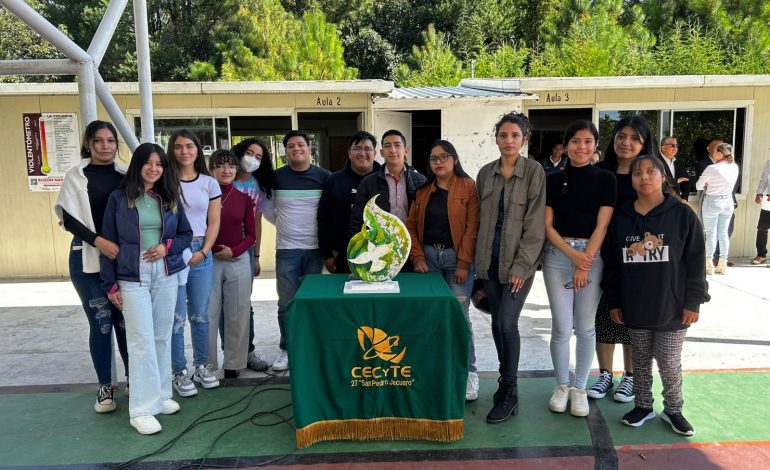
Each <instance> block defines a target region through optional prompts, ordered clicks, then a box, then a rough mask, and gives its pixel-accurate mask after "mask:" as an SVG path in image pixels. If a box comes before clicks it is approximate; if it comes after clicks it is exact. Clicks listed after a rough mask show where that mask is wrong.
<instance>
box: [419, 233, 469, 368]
mask: <svg viewBox="0 0 770 470" xmlns="http://www.w3.org/2000/svg"><path fill="white" fill-rule="evenodd" d="M422 251H423V252H424V253H425V263H426V264H427V265H428V269H429V270H430V272H432V273H439V274H441V275H442V276H444V280H446V283H447V284H448V285H449V288H450V289H452V292H453V293H454V294H455V297H457V300H458V301H459V302H460V304H461V305H462V306H463V313H465V320H467V321H468V328H470V329H471V338H470V347H469V348H468V372H476V348H475V347H474V346H473V325H471V318H470V314H469V313H468V307H469V306H470V304H471V292H472V291H473V281H474V279H475V277H476V273H475V271H474V269H473V265H472V264H471V266H470V267H469V268H468V277H467V278H466V279H465V283H463V284H457V283H456V282H455V270H456V269H457V252H456V251H455V250H454V249H453V248H447V249H443V250H441V249H437V248H434V247H433V246H432V245H423V247H422Z"/></svg>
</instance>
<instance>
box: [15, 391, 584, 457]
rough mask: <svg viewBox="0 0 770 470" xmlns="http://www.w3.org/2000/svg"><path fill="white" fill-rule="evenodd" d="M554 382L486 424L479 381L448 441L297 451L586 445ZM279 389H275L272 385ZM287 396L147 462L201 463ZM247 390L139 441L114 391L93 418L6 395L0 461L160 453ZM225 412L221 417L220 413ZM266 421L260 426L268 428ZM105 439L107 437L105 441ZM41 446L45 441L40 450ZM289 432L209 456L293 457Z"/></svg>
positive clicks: (257, 437) (218, 397)
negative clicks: (458, 433) (558, 404)
mask: <svg viewBox="0 0 770 470" xmlns="http://www.w3.org/2000/svg"><path fill="white" fill-rule="evenodd" d="M551 382H552V379H522V380H521V381H520V392H519V393H520V396H521V400H522V406H521V408H520V410H519V414H518V415H517V416H516V417H515V418H512V419H511V420H509V421H508V422H506V423H503V424H500V425H489V424H487V423H486V422H485V421H484V419H485V418H486V413H487V412H488V411H489V408H490V407H491V402H492V399H491V396H492V393H493V392H494V391H495V390H496V386H497V383H496V382H495V381H489V380H484V381H482V384H481V396H480V398H479V400H477V401H476V402H474V403H469V404H468V407H467V414H466V420H465V423H466V424H465V426H466V427H465V438H464V439H462V440H461V441H458V442H454V443H448V444H447V443H433V442H423V441H373V442H366V443H362V442H346V441H336V442H323V443H319V444H316V445H314V446H311V447H310V448H307V449H303V450H301V451H296V452H297V453H299V454H303V453H304V454H319V453H320V454H323V453H337V452H377V451H402V450H428V451H441V450H450V449H484V448H489V449H493V448H506V447H548V446H554V445H559V446H590V444H591V439H590V436H589V433H588V430H587V427H586V425H585V421H584V420H581V419H577V418H573V417H572V416H569V415H556V414H554V413H551V412H550V411H548V410H547V400H548V398H549V397H550V391H551ZM270 388H273V389H275V388H279V387H275V386H273V387H270ZM280 388H282V389H284V390H285V391H278V390H271V391H267V392H264V393H262V394H260V395H258V396H257V397H256V398H255V399H254V401H253V402H252V404H251V406H250V407H249V409H248V411H247V412H244V413H241V414H239V415H238V416H237V417H232V418H228V419H225V420H221V421H217V422H213V423H206V424H203V425H200V426H199V427H197V428H195V429H193V430H192V431H191V432H190V433H188V434H187V435H185V436H184V437H182V438H181V439H180V440H179V442H178V443H177V444H176V445H175V446H174V447H173V448H172V449H171V450H169V451H167V452H165V453H164V454H161V455H159V456H156V457H154V458H152V459H150V460H176V459H191V458H202V457H203V456H204V455H206V452H207V451H208V449H209V447H210V446H211V445H212V443H213V441H214V439H215V438H216V436H218V435H219V434H220V433H221V432H223V431H224V430H225V429H227V428H229V427H230V426H232V425H234V424H235V423H237V422H238V421H241V420H243V419H245V418H248V417H249V416H251V415H252V414H255V413H257V412H259V411H266V410H270V409H273V408H277V407H280V406H283V405H285V404H288V403H289V401H290V400H291V396H290V394H289V392H288V388H289V387H288V386H282V387H280ZM251 390H252V389H251V388H247V387H238V388H220V389H215V390H201V391H200V392H199V394H198V396H196V397H193V398H188V399H179V403H180V404H181V405H182V410H181V411H180V412H179V413H177V414H175V415H171V416H159V417H158V419H159V421H160V422H161V424H162V425H163V432H161V433H160V434H158V435H155V436H141V435H139V434H138V433H136V432H135V431H134V430H133V428H131V427H130V426H129V424H128V412H127V407H128V399H127V398H126V397H124V396H122V395H121V394H116V399H117V400H118V409H117V410H116V411H115V412H114V413H109V414H104V415H99V414H96V413H94V412H93V408H92V407H93V397H92V394H91V393H55V394H51V393H47V394H27V395H24V394H12V395H2V396H0V416H3V417H4V418H7V419H3V420H2V422H1V423H0V435H3V436H4V438H3V439H2V443H0V462H2V463H3V465H54V464H88V463H103V462H122V461H127V460H130V459H132V458H135V457H137V456H139V455H143V454H145V453H148V452H150V451H152V450H155V449H156V448H159V447H160V446H162V445H163V444H165V443H166V442H167V441H169V440H170V439H172V438H173V437H175V436H176V435H177V434H178V433H180V432H181V431H182V430H183V429H184V428H186V427H187V426H188V425H189V424H190V423H192V422H193V421H194V419H195V418H197V417H198V416H200V415H202V414H204V413H206V412H209V411H212V410H214V409H216V408H219V407H222V406H224V405H226V404H228V403H230V402H233V401H235V400H237V399H239V398H241V397H243V396H245V395H247V394H248V393H249V392H250V391H251ZM224 414H226V413H220V415H224ZM281 414H282V415H283V416H284V417H290V416H291V415H292V411H291V407H289V408H287V409H285V410H283V411H281ZM276 421H278V418H276V417H272V416H266V417H263V418H260V419H259V420H258V422H260V423H274V422H276ZM105 436H108V438H107V439H105ZM40 443H44V444H43V445H41V444H40ZM294 452H295V448H294V431H293V428H290V427H289V426H288V425H286V424H279V425H276V426H272V427H256V426H253V425H251V424H243V425H241V426H240V427H238V428H237V429H235V430H234V431H230V432H229V433H228V434H227V435H226V436H225V437H224V438H222V439H220V440H219V442H218V443H217V444H216V447H215V448H214V450H213V451H212V452H211V453H210V454H209V457H211V458H219V457H232V456H262V455H282V454H288V453H294Z"/></svg>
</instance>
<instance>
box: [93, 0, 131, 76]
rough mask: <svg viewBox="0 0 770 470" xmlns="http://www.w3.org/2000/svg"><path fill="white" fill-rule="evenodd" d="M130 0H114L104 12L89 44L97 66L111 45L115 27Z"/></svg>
mask: <svg viewBox="0 0 770 470" xmlns="http://www.w3.org/2000/svg"><path fill="white" fill-rule="evenodd" d="M127 3H128V0H112V1H111V2H110V4H109V6H108V7H107V10H106V11H105V12H104V16H103V17H102V21H101V23H99V28H98V29H97V30H96V33H95V34H94V37H93V38H92V39H91V44H90V45H89V46H88V55H90V56H91V57H92V58H93V60H94V63H95V64H96V66H97V67H99V64H101V63H102V59H103V58H104V53H105V52H107V47H109V45H110V41H111V40H112V35H113V34H115V28H116V27H117V26H118V23H119V22H120V17H121V16H123V12H124V11H125V9H126V4H127Z"/></svg>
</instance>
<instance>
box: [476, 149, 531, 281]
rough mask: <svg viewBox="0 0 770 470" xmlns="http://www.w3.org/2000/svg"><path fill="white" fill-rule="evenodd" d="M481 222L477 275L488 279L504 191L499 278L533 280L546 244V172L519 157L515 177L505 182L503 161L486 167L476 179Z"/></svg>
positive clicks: (477, 246) (496, 161) (477, 253)
mask: <svg viewBox="0 0 770 470" xmlns="http://www.w3.org/2000/svg"><path fill="white" fill-rule="evenodd" d="M476 188H477V189H478V193H479V199H480V200H481V223H480V226H479V233H478V239H477V240H476V276H477V277H479V278H481V279H489V277H488V271H489V265H490V262H491V259H492V242H493V241H494V239H495V224H496V223H497V209H498V204H499V202H500V192H501V191H505V193H504V194H505V196H504V197H505V202H504V204H505V208H506V210H505V219H504V221H503V231H502V237H501V240H500V267H499V271H498V276H499V279H500V280H501V281H502V280H504V279H506V280H507V279H508V278H509V276H520V277H523V278H524V279H527V278H529V277H531V276H532V275H533V274H534V273H535V271H536V270H537V265H538V264H539V262H540V257H541V252H542V249H543V244H544V242H545V172H544V171H543V167H542V166H540V164H539V163H537V162H536V161H534V160H531V159H529V158H525V157H520V158H519V159H518V161H517V162H516V168H515V169H514V171H513V176H512V177H511V178H510V179H509V180H508V181H505V178H503V176H502V175H501V174H500V160H499V159H497V160H495V161H493V162H490V163H487V164H486V165H484V166H483V167H482V168H481V170H479V174H478V176H477V177H476Z"/></svg>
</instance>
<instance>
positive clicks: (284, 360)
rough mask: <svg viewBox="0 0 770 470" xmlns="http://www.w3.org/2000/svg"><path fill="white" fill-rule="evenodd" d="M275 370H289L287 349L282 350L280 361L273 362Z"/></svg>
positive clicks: (279, 356)
mask: <svg viewBox="0 0 770 470" xmlns="http://www.w3.org/2000/svg"><path fill="white" fill-rule="evenodd" d="M272 367H273V370H277V371H284V370H288V369H289V353H288V352H286V350H285V349H281V354H279V355H278V359H276V360H275V362H273V366H272Z"/></svg>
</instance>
